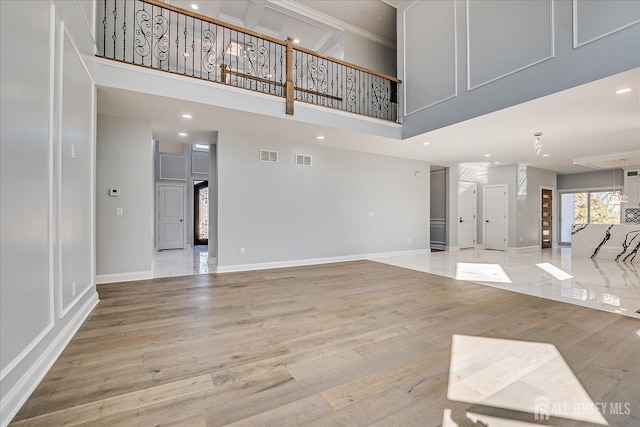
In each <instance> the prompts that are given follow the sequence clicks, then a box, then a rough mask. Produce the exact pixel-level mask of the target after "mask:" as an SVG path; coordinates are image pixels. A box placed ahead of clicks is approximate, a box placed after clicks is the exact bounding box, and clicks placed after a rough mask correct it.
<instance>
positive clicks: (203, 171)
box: [191, 151, 209, 175]
mask: <svg viewBox="0 0 640 427" xmlns="http://www.w3.org/2000/svg"><path fill="white" fill-rule="evenodd" d="M191 173H192V174H196V175H207V174H208V173H209V153H208V152H198V151H192V152H191Z"/></svg>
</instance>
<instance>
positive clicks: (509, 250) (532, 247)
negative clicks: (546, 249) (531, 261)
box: [506, 245, 542, 252]
mask: <svg viewBox="0 0 640 427" xmlns="http://www.w3.org/2000/svg"><path fill="white" fill-rule="evenodd" d="M532 249H537V250H542V249H540V245H533V246H520V247H518V248H513V247H510V246H507V248H506V252H518V251H524V250H527V251H530V250H532Z"/></svg>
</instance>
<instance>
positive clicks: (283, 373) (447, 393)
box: [14, 261, 640, 426]
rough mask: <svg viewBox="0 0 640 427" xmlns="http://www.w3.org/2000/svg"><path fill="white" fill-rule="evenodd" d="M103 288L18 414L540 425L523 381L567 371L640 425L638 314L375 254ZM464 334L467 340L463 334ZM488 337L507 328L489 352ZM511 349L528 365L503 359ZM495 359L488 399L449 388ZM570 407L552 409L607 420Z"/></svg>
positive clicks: (558, 381) (170, 421)
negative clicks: (534, 346)
mask: <svg viewBox="0 0 640 427" xmlns="http://www.w3.org/2000/svg"><path fill="white" fill-rule="evenodd" d="M98 291H99V294H100V299H101V301H100V304H99V305H98V307H97V308H96V309H95V310H94V312H93V313H92V314H91V316H90V318H89V319H88V320H87V321H86V322H85V324H84V325H83V326H82V327H81V329H80V331H79V332H78V333H77V335H76V336H75V337H74V338H73V340H72V341H71V343H70V344H69V346H68V347H67V349H66V350H65V351H64V352H63V354H62V355H61V357H60V358H59V360H58V361H57V362H56V363H55V365H54V366H53V368H52V369H51V371H50V372H49V373H48V374H47V376H46V377H45V378H44V380H43V381H42V383H41V384H40V385H39V386H38V387H37V389H36V391H35V392H34V393H33V395H32V396H31V397H30V398H29V400H28V401H27V402H26V404H25V405H24V406H23V408H22V409H21V411H20V412H19V413H18V415H17V416H16V418H15V419H14V424H15V425H16V426H18V425H20V426H22V425H42V426H58V425H67V424H85V425H92V426H116V425H127V426H137V425H139V426H154V425H163V426H164V425H176V426H191V425H196V426H201V425H202V426H204V425H206V426H223V425H234V426H264V425H274V426H283V425H300V426H302V425H304V426H308V425H325V426H339V425H376V426H437V425H441V424H442V423H443V419H445V418H446V419H449V417H451V419H452V420H455V421H456V422H457V423H458V425H460V426H467V425H477V426H480V425H486V424H489V425H491V426H501V425H504V426H508V425H515V424H514V423H516V421H514V420H521V422H522V424H518V425H522V426H524V425H535V424H536V421H534V417H533V414H532V413H531V412H530V411H526V410H522V409H519V406H518V404H519V403H518V399H521V400H525V399H526V400H527V401H523V402H520V403H521V404H522V405H524V406H525V407H526V406H531V407H532V406H533V402H530V401H528V399H529V397H527V396H529V395H528V394H527V393H521V392H522V390H523V387H524V386H525V385H527V387H528V388H529V389H531V387H532V386H531V384H532V381H535V380H537V381H539V382H541V383H542V385H538V386H537V387H538V389H537V390H535V392H536V393H537V392H543V393H544V392H545V387H547V385H548V387H555V389H554V390H551V391H549V390H547V391H549V392H550V393H551V394H553V393H556V395H557V393H563V392H566V393H567V398H569V397H570V396H569V394H572V395H573V391H572V390H571V389H567V388H566V387H568V386H567V384H569V385H571V384H573V386H575V384H574V383H572V382H571V381H568V380H567V381H565V380H564V378H565V377H566V376H567V374H569V376H572V375H575V381H574V382H577V383H578V384H581V386H582V387H583V388H584V391H586V393H587V394H588V396H590V399H592V401H593V402H607V403H609V402H623V403H630V405H628V406H629V410H630V413H629V414H619V415H615V414H609V413H606V414H605V415H604V416H605V418H606V420H607V421H608V423H609V425H615V426H638V425H640V363H638V361H639V360H640V322H639V321H637V320H634V319H632V318H629V317H622V316H618V315H615V314H611V313H605V312H600V311H596V310H592V309H588V308H583V307H578V306H573V305H568V304H564V303H560V302H555V301H550V300H545V299H540V298H536V297H532V296H527V295H522V294H517V293H513V292H509V291H504V290H500V289H494V288H489V287H485V286H481V285H477V284H473V283H468V282H461V281H456V280H453V279H448V278H444V277H439V276H435V275H430V274H426V273H421V272H417V271H413V270H407V269H403V268H399V267H393V266H389V265H384V264H378V263H375V262H369V261H358V262H348V263H338V264H329V265H321V266H310V267H299V268H289V269H277V270H266V271H254V272H243V273H229V274H222V275H215V274H212V275H201V276H191V277H180V278H166V279H155V280H151V281H140V282H131V283H124V284H123V283H119V284H111V285H100V286H99V287H98ZM456 337H458V338H460V337H463V338H464V342H465V343H466V344H465V345H467V346H468V347H465V348H461V347H460V348H453V347H452V342H453V341H455V339H456ZM483 338H496V339H502V340H505V341H491V342H493V343H494V344H493V345H494V346H495V347H497V349H496V350H492V347H491V346H489V347H487V346H486V345H485V343H486V340H482V339H483ZM474 340H477V341H474ZM506 340H509V341H506ZM523 341H524V342H526V344H529V343H530V342H539V343H548V344H552V345H553V346H555V348H556V349H557V352H559V354H560V355H561V356H562V359H563V360H564V362H566V363H565V364H564V365H563V364H562V363H559V364H558V363H556V365H557V366H560V367H561V368H562V366H566V367H567V368H566V369H565V370H566V371H567V372H551V373H549V371H548V369H547V370H543V369H542V368H540V370H539V371H537V370H536V369H538V368H537V367H538V366H539V365H541V363H538V365H535V363H537V362H535V359H536V358H537V354H533V353H535V352H532V351H529V350H527V351H524V352H522V351H520V352H519V353H518V351H516V350H514V353H513V354H510V353H509V352H510V350H509V348H511V347H514V348H517V347H518V343H521V342H523ZM460 342H462V341H460ZM476 342H477V343H478V344H477V345H476V344H475V343H476ZM469 343H470V344H471V345H470V346H469ZM495 343H497V346H496V345H495ZM502 343H505V345H502ZM507 343H508V345H506V344H507ZM510 346H511V347H510ZM475 347H478V348H480V347H482V348H483V349H484V350H482V351H483V353H478V355H476V356H474V353H473V351H474V348H475ZM546 348H549V346H547V347H546ZM498 350H499V351H498ZM488 351H489V353H487V352H488ZM491 351H496V353H495V357H493V358H492V357H491V353H490V352H491ZM452 353H453V354H452ZM507 353H509V354H507ZM515 353H518V354H517V356H518V358H519V359H518V363H519V365H518V366H520V368H519V370H513V369H512V370H509V369H507V368H505V370H503V371H500V366H501V365H504V366H506V367H508V366H511V365H509V364H513V363H515V362H514V357H512V356H515V355H516V354H515ZM480 354H481V355H482V356H479V355H480ZM454 357H455V358H456V366H457V367H456V369H460V371H459V372H452V370H451V369H452V368H451V366H452V365H453V363H452V360H453V359H454ZM528 357H531V359H528ZM556 359H557V358H556ZM503 361H504V363H503ZM538 362H539V360H538ZM459 364H462V365H463V366H462V367H461V368H460V366H458V365H459ZM556 365H554V366H556ZM487 366H489V367H490V369H485V368H486V367H487ZM530 366H533V367H532V368H531V369H528V368H529V367H530ZM496 369H498V371H495V370H496ZM554 369H555V368H554ZM491 370H493V374H489V373H488V374H487V375H492V377H491V378H490V379H489V380H487V378H485V379H481V380H476V381H480V382H479V383H478V382H476V383H475V386H477V388H476V389H474V390H475V392H481V393H485V394H486V395H487V396H488V397H487V399H484V400H483V398H482V397H481V398H480V403H478V402H470V403H469V402H467V403H465V402H460V401H457V400H456V399H455V397H456V396H451V394H455V393H453V392H452V386H453V382H455V381H458V380H467V379H469V378H470V376H471V375H473V374H475V373H478V372H485V371H487V372H488V371H491ZM561 370H562V369H561ZM465 372H466V373H465ZM496 372H497V373H496ZM537 372H539V375H537ZM540 376H545V377H544V378H540ZM525 377H526V380H525ZM532 378H533V379H532ZM492 381H493V382H492ZM525 383H526V384H525ZM487 384H489V385H490V386H491V387H490V388H491V391H487V390H488V389H487V387H488V386H487ZM496 384H501V385H499V386H496ZM458 385H459V384H458V383H456V387H458ZM475 386H474V387H475ZM483 387H485V389H484V390H483ZM562 387H565V388H562ZM456 390H457V389H456ZM563 390H565V391H563ZM494 391H495V393H494ZM500 393H502V394H500ZM501 402H507V403H506V404H505V405H502V404H501ZM509 402H511V403H513V402H515V403H516V405H515V406H513V405H512V404H509ZM501 406H502V407H501ZM624 408H625V407H623V408H622V409H624ZM466 411H468V412H471V413H474V414H480V415H483V416H485V419H489V418H487V417H494V418H493V419H498V420H499V419H502V424H500V422H499V421H492V422H490V423H487V422H486V421H485V423H484V424H474V423H473V422H472V421H471V420H469V419H467V418H466V415H465V412H466ZM449 413H450V414H451V415H448V414H449ZM445 415H446V417H445ZM568 418H570V417H568ZM568 418H567V417H557V416H552V417H551V420H550V423H551V425H556V426H569V425H571V426H572V425H587V426H590V425H597V424H591V423H581V422H578V421H575V420H572V419H568ZM504 420H507V421H504ZM529 423H530V424H529ZM445 425H455V424H450V423H445ZM541 425H549V424H548V422H543V423H542V424H541Z"/></svg>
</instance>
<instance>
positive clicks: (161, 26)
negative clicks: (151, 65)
mask: <svg viewBox="0 0 640 427" xmlns="http://www.w3.org/2000/svg"><path fill="white" fill-rule="evenodd" d="M153 30H154V33H153V38H154V39H155V43H154V46H153V54H154V55H155V57H156V59H158V61H166V60H167V59H169V53H168V52H169V46H168V41H169V37H168V36H167V31H168V30H169V20H168V19H167V18H165V17H164V16H162V15H156V16H154V18H153Z"/></svg>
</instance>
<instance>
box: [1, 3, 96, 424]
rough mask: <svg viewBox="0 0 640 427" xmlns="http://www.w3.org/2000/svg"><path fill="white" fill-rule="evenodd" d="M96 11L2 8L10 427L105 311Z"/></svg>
mask: <svg viewBox="0 0 640 427" xmlns="http://www.w3.org/2000/svg"><path fill="white" fill-rule="evenodd" d="M85 12H89V13H90V10H86V9H85V8H83V7H81V5H80V4H79V3H78V2H66V1H52V2H25V1H2V2H0V17H1V19H2V21H1V24H0V31H1V35H0V42H1V46H0V53H1V55H2V56H1V58H0V66H1V69H0V75H1V80H0V87H1V90H0V93H1V101H0V102H1V108H0V114H1V117H0V122H1V123H2V126H1V127H0V132H1V134H0V135H1V143H0V162H1V165H0V185H1V191H0V197H1V199H0V218H1V231H0V234H1V235H2V239H1V243H0V244H1V248H0V254H1V257H0V282H1V284H0V336H2V345H0V365H1V366H0V368H1V374H0V396H2V400H1V401H0V417H1V419H0V425H6V424H7V423H8V422H9V420H10V419H11V418H12V417H13V416H14V414H15V413H16V412H17V410H18V409H19V407H20V406H21V405H22V403H23V402H24V401H25V400H26V399H27V397H28V396H29V394H31V392H32V391H33V390H34V388H35V387H36V385H37V384H38V382H39V381H40V379H41V378H42V377H43V376H44V375H45V373H46V372H47V370H48V368H49V366H50V365H51V364H52V363H53V362H54V361H55V359H56V358H57V357H58V355H59V354H60V353H61V352H62V350H63V349H64V347H65V345H66V343H67V342H68V340H69V339H70V338H71V337H72V336H73V334H74V333H75V331H76V330H77V328H78V327H80V325H81V323H82V322H83V321H84V319H85V318H86V316H88V315H89V313H90V312H91V310H92V308H93V307H94V306H95V304H97V302H98V295H97V293H96V288H95V282H94V263H93V260H94V251H93V231H94V221H93V217H94V203H93V201H94V199H93V198H94V192H93V190H94V187H93V184H94V181H93V173H94V158H95V136H94V135H95V87H94V84H93V76H92V73H93V68H94V66H93V53H94V46H93V42H92V34H91V28H90V26H89V25H87V23H88V22H93V16H85V15H84V13H85ZM60 84H61V86H60Z"/></svg>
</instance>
